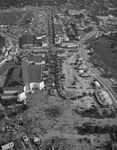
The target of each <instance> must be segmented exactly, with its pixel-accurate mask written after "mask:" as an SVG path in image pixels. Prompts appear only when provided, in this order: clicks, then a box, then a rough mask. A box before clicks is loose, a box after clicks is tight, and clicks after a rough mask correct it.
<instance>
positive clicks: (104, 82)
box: [78, 30, 117, 105]
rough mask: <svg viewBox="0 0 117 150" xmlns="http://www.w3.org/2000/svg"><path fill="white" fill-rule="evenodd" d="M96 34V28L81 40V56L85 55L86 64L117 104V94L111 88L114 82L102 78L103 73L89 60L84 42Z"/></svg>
mask: <svg viewBox="0 0 117 150" xmlns="http://www.w3.org/2000/svg"><path fill="white" fill-rule="evenodd" d="M96 34H97V31H96V30H95V31H92V32H90V33H88V34H87V35H86V36H85V37H83V38H82V39H81V40H80V41H79V45H78V46H79V50H80V52H81V56H82V57H83V59H84V61H85V63H86V65H87V66H88V68H89V69H90V72H91V73H92V74H93V76H94V77H95V78H96V79H98V80H99V81H100V83H102V85H103V86H104V87H105V89H106V90H107V91H108V92H109V94H110V95H111V97H112V98H113V100H114V103H115V104H116V105H117V95H116V94H115V93H114V92H113V89H112V88H111V85H112V83H111V82H110V80H109V79H107V78H102V77H101V76H100V74H101V73H100V72H99V70H97V68H94V67H93V65H92V64H91V63H89V62H88V59H89V56H88V55H87V53H86V51H85V50H84V46H83V42H85V41H86V40H88V39H90V38H91V37H93V36H95V35H96Z"/></svg>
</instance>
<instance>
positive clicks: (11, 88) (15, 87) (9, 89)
mask: <svg viewBox="0 0 117 150" xmlns="http://www.w3.org/2000/svg"><path fill="white" fill-rule="evenodd" d="M14 90H16V91H18V93H21V92H22V91H23V86H14V87H4V88H3V91H14Z"/></svg>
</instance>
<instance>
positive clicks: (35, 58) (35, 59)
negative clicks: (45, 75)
mask: <svg viewBox="0 0 117 150" xmlns="http://www.w3.org/2000/svg"><path fill="white" fill-rule="evenodd" d="M27 59H28V61H31V62H35V63H41V62H42V60H43V58H42V56H33V55H30V56H27Z"/></svg>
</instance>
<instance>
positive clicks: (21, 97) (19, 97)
mask: <svg viewBox="0 0 117 150" xmlns="http://www.w3.org/2000/svg"><path fill="white" fill-rule="evenodd" d="M26 98H27V96H26V93H25V92H22V93H21V94H18V99H17V101H18V102H22V101H25V100H26Z"/></svg>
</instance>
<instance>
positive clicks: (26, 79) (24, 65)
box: [21, 57, 30, 92]
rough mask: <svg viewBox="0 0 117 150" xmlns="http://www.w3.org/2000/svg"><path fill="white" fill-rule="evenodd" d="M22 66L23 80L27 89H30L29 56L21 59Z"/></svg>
mask: <svg viewBox="0 0 117 150" xmlns="http://www.w3.org/2000/svg"><path fill="white" fill-rule="evenodd" d="M21 66H22V77H23V82H24V84H25V87H26V91H27V92H28V91H30V83H29V71H28V67H29V65H28V60H27V58H26V57H25V58H23V59H22V61H21Z"/></svg>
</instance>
